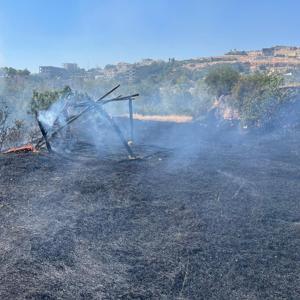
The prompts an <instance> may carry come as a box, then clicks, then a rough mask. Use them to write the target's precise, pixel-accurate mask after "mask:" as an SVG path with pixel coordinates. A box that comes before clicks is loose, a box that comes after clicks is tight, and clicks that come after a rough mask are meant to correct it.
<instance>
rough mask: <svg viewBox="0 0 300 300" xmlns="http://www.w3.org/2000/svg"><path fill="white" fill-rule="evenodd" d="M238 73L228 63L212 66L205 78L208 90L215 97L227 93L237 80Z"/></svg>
mask: <svg viewBox="0 0 300 300" xmlns="http://www.w3.org/2000/svg"><path fill="white" fill-rule="evenodd" d="M239 78H240V73H239V72H238V71H236V70H235V69H234V68H232V67H231V66H229V65H222V66H218V67H215V68H212V69H211V70H210V71H209V73H208V75H207V76H206V78H205V83H206V84H207V86H208V88H209V90H210V92H211V93H212V94H214V95H216V96H217V97H220V96H221V95H228V94H230V93H231V91H232V89H233V87H234V86H235V84H236V83H237V82H238V80H239Z"/></svg>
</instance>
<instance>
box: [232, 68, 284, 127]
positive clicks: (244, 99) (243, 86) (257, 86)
mask: <svg viewBox="0 0 300 300" xmlns="http://www.w3.org/2000/svg"><path fill="white" fill-rule="evenodd" d="M282 85H283V78H282V77H281V76H279V75H276V74H266V73H255V74H251V75H247V76H243V77H241V78H240V80H239V81H238V83H237V84H236V85H235V87H234V89H233V92H232V97H231V99H232V105H233V106H234V107H235V108H236V109H237V110H238V112H239V114H240V118H241V121H242V123H243V124H244V125H247V126H258V127H265V126H267V125H270V123H271V122H272V118H273V117H274V115H275V113H277V111H278V109H279V107H280V106H281V104H282V103H283V102H285V101H286V100H287V97H286V94H285V93H284V92H283V91H282V89H280V87H281V86H282Z"/></svg>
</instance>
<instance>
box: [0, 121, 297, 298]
mask: <svg viewBox="0 0 300 300" xmlns="http://www.w3.org/2000/svg"><path fill="white" fill-rule="evenodd" d="M87 123H88V124H89V122H88V120H87ZM79 124H81V123H78V126H79ZM97 124H98V123H97ZM119 124H120V125H122V126H123V127H122V128H123V129H124V130H125V134H126V124H127V123H126V120H125V121H124V120H119ZM88 127H90V125H89V126H88ZM82 128H87V127H82ZM135 129H136V131H135V142H134V147H133V149H134V151H135V153H136V154H137V155H138V156H141V157H143V159H140V160H133V161H132V160H131V161H129V160H126V159H125V160H124V158H126V155H127V154H126V151H124V149H123V148H122V146H121V144H118V142H116V143H113V146H109V151H106V149H107V147H108V146H106V145H111V144H110V141H111V137H112V136H113V135H114V133H113V131H109V128H108V129H107V131H105V132H106V134H105V135H104V136H102V140H101V143H99V144H98V145H97V144H95V143H94V145H87V144H86V143H83V140H82V137H84V140H85V141H86V138H87V137H88V136H89V134H87V130H82V132H83V133H82V135H80V139H78V140H77V143H76V145H77V146H75V145H73V146H72V147H71V151H70V153H68V155H66V153H64V155H55V154H52V155H49V154H47V153H39V154H34V153H31V154H30V153H29V154H17V155H13V154H12V155H1V156H0V168H1V178H0V186H1V189H0V199H1V201H0V215H1V223H0V224H1V230H0V235H1V236H0V252H1V253H0V254H1V255H0V298H1V299H283V298H288V299H297V298H298V297H299V296H300V289H299V286H300V276H299V269H300V264H299V262H300V257H299V253H300V251H299V250H300V227H299V224H300V207H299V192H300V185H299V180H298V179H299V178H298V177H299V168H300V161H299V155H300V154H299V150H298V149H299V146H300V145H299V143H300V142H299V137H300V132H299V130H297V129H294V130H292V131H291V132H288V131H285V132H284V133H283V132H279V131H278V132H274V133H273V134H272V135H270V134H267V135H250V134H249V135H238V134H237V132H235V131H234V130H227V131H222V130H219V129H214V130H209V129H208V128H207V127H203V126H201V125H199V124H193V123H184V124H173V123H162V122H142V121H139V122H135ZM92 132H93V134H94V136H95V135H97V134H99V135H100V136H101V131H99V128H97V130H96V129H95V131H93V130H92ZM107 138H108V139H107ZM76 139H77V138H76ZM116 141H117V140H116ZM106 142H107V143H106ZM95 145H96V147H95ZM101 145H102V147H99V146H101ZM118 145H120V146H118ZM60 146H61V148H60V149H62V150H63V149H64V148H63V145H60ZM101 149H102V152H101V151H100V150H101Z"/></svg>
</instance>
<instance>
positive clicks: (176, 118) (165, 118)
mask: <svg viewBox="0 0 300 300" xmlns="http://www.w3.org/2000/svg"><path fill="white" fill-rule="evenodd" d="M133 118H134V119H136V120H141V121H157V122H174V123H186V122H191V121H192V120H193V117H191V116H186V115H141V114H133Z"/></svg>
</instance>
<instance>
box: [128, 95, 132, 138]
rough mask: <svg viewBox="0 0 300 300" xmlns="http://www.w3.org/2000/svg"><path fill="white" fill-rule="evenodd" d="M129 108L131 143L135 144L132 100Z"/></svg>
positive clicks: (129, 102)
mask: <svg viewBox="0 0 300 300" xmlns="http://www.w3.org/2000/svg"><path fill="white" fill-rule="evenodd" d="M128 106H129V119H130V141H131V142H132V143H133V109H132V99H131V98H130V99H129V101H128Z"/></svg>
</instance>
